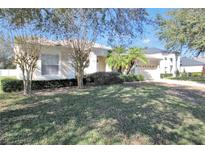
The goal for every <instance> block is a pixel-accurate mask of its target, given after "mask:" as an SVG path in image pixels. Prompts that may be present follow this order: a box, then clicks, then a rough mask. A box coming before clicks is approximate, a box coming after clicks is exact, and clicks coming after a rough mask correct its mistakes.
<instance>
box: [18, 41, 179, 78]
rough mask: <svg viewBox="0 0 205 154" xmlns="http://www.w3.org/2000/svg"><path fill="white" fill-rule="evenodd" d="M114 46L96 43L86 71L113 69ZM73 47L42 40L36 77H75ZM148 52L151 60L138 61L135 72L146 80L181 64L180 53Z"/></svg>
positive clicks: (152, 50) (173, 71) (86, 72)
mask: <svg viewBox="0 0 205 154" xmlns="http://www.w3.org/2000/svg"><path fill="white" fill-rule="evenodd" d="M110 49H111V48H110V47H107V46H104V45H100V44H97V43H95V44H94V46H93V48H92V51H91V53H90V56H89V66H88V67H87V68H86V69H85V70H84V71H85V72H84V73H85V74H90V73H94V72H110V71H112V69H111V68H110V67H109V66H108V64H107V63H106V58H107V55H108V52H109V50H110ZM69 51H71V48H68V47H67V46H66V47H65V46H64V45H63V44H62V43H59V42H57V41H48V40H46V42H44V43H42V48H41V52H40V53H41V54H40V58H39V60H38V61H37V69H36V70H35V72H34V74H33V80H56V79H70V78H75V75H76V74H75V70H74V68H73V67H72V66H71V62H72V61H71V59H70V57H69V54H68V53H69ZM144 52H145V55H146V57H147V59H148V63H147V64H138V63H136V65H135V67H133V69H132V70H131V72H132V73H133V74H142V75H144V78H145V80H158V79H160V74H162V73H171V74H173V75H175V73H176V70H177V69H179V67H180V57H177V56H176V54H175V53H169V52H166V51H164V50H160V49H156V48H149V49H145V50H144ZM16 77H17V78H18V79H22V73H21V70H20V68H19V67H17V70H16Z"/></svg>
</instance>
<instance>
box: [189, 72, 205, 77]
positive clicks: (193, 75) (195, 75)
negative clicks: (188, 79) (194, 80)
mask: <svg viewBox="0 0 205 154" xmlns="http://www.w3.org/2000/svg"><path fill="white" fill-rule="evenodd" d="M191 76H192V77H202V76H203V74H202V72H193V73H191Z"/></svg>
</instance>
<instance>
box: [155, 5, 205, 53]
mask: <svg viewBox="0 0 205 154" xmlns="http://www.w3.org/2000/svg"><path fill="white" fill-rule="evenodd" d="M168 16H169V17H168V18H162V17H160V16H158V18H157V22H158V25H159V31H158V36H159V38H160V39H161V40H163V41H164V42H165V43H166V47H167V48H168V49H169V50H172V51H180V52H182V50H183V49H185V50H187V49H188V50H189V51H190V52H192V53H194V54H195V55H197V56H198V55H199V54H200V53H202V52H204V51H205V30H204V27H205V9H198V8H197V9H174V10H171V11H170V12H168Z"/></svg>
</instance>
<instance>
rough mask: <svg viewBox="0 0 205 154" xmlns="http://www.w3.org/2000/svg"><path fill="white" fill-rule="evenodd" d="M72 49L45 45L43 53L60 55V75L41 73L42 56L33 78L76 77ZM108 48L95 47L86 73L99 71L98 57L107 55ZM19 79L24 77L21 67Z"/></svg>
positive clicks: (107, 68) (107, 69)
mask: <svg viewBox="0 0 205 154" xmlns="http://www.w3.org/2000/svg"><path fill="white" fill-rule="evenodd" d="M70 50H71V49H68V48H65V47H62V46H50V47H49V46H44V47H42V49H41V54H43V53H46V54H54V55H56V54H58V55H59V73H58V75H42V74H41V56H40V57H39V60H38V61H37V69H36V70H35V71H34V74H33V80H54V79H69V78H74V77H75V70H74V68H73V67H72V66H71V63H72V61H71V59H70V58H69V51H70ZM106 55H107V50H104V49H101V48H95V49H93V51H92V52H91V53H90V55H89V66H88V67H87V68H86V69H85V74H90V73H94V72H98V71H99V70H98V66H97V57H98V56H106ZM109 70H110V69H109V67H108V66H106V71H109ZM17 72H18V74H17V75H16V76H17V78H18V79H22V73H21V70H20V69H19V67H17Z"/></svg>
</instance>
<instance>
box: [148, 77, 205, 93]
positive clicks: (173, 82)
mask: <svg viewBox="0 0 205 154" xmlns="http://www.w3.org/2000/svg"><path fill="white" fill-rule="evenodd" d="M146 82H154V83H158V84H162V85H167V86H177V87H186V88H189V89H199V90H203V91H205V84H203V83H198V82H194V81H182V80H170V79H160V80H156V81H146Z"/></svg>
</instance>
